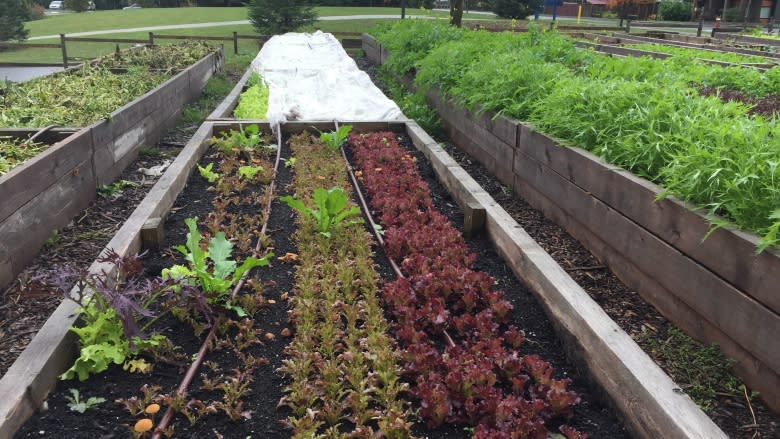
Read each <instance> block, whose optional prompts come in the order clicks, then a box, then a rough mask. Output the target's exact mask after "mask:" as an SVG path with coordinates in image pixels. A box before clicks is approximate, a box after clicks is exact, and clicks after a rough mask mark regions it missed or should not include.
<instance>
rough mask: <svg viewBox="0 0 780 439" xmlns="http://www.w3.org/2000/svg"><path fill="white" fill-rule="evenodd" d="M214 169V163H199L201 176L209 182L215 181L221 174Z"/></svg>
mask: <svg viewBox="0 0 780 439" xmlns="http://www.w3.org/2000/svg"><path fill="white" fill-rule="evenodd" d="M212 169H214V163H209V164H208V165H206V166H205V167H203V166H201V165H198V172H199V173H200V176H201V177H203V178H205V179H206V181H208V182H209V183H214V182H215V181H217V180H218V179H219V174H218V173H216V172H214V171H213V170H212Z"/></svg>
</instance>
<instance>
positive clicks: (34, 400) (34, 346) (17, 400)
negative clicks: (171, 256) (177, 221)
mask: <svg viewBox="0 0 780 439" xmlns="http://www.w3.org/2000/svg"><path fill="white" fill-rule="evenodd" d="M211 133H212V127H211V125H210V124H204V125H203V126H201V128H200V129H199V130H198V131H197V132H196V133H195V134H194V135H193V136H192V138H191V139H190V141H189V142H188V143H187V145H186V146H185V148H184V149H183V150H182V152H181V154H179V155H178V156H177V158H176V160H175V161H174V163H172V164H171V166H170V167H169V168H168V170H166V172H165V174H163V176H162V177H161V178H160V180H159V181H158V182H157V183H156V184H155V186H154V187H153V188H152V190H151V191H150V192H149V193H148V194H147V196H146V197H145V198H144V200H143V201H142V202H141V203H140V204H139V205H138V207H137V208H136V209H135V211H133V214H132V215H131V216H130V218H129V219H128V220H127V221H126V222H125V223H124V224H123V225H122V227H121V228H120V229H119V231H118V232H117V233H116V235H114V237H113V238H112V239H111V241H110V242H109V243H108V245H106V247H105V250H104V252H105V251H106V250H108V249H112V250H114V251H116V252H117V253H119V254H120V255H131V254H134V253H138V252H139V251H140V249H141V239H140V232H141V228H142V227H143V225H144V224H145V223H146V222H147V221H148V220H149V218H154V217H160V216H164V215H165V214H167V212H168V211H169V210H170V208H171V206H172V205H173V202H174V201H175V199H176V197H177V196H178V194H179V193H180V192H181V190H182V189H183V188H184V185H185V184H186V182H187V178H188V177H189V174H190V172H191V171H192V168H193V167H194V166H195V163H197V161H198V159H199V158H200V157H201V156H202V155H203V153H204V152H205V150H206V149H207V148H208V139H209V138H210V137H211ZM112 270H113V268H112V267H111V266H108V265H107V264H99V263H94V264H92V266H91V267H90V272H91V273H100V272H103V271H106V272H108V273H111V272H112ZM76 308H77V307H76V305H75V304H74V303H73V302H70V301H64V302H63V303H62V304H61V305H60V307H59V308H57V310H56V311H55V312H54V314H52V316H51V317H50V318H49V319H48V320H47V321H46V324H44V326H43V327H42V328H41V330H40V331H39V332H38V334H36V336H35V338H34V339H33V340H32V342H31V343H30V344H29V345H28V347H27V348H26V349H25V350H24V352H22V354H21V355H20V356H19V358H18V359H17V360H16V361H15V362H14V364H13V365H12V366H11V367H10V368H9V370H8V372H7V373H6V374H5V375H4V376H3V378H2V379H1V380H0V394H2V395H3V398H0V437H2V438H6V437H9V438H10V437H12V436H13V435H14V433H15V432H16V430H17V429H18V428H19V427H20V426H21V425H22V424H23V423H24V422H25V421H26V420H27V418H29V417H30V415H32V413H33V412H34V411H35V410H37V409H38V408H39V407H40V405H41V404H42V403H43V401H44V400H45V399H46V396H47V395H48V393H49V392H50V391H51V390H52V389H53V388H54V387H55V385H56V382H57V376H59V375H60V374H61V373H62V372H63V371H64V370H65V369H67V367H68V366H69V364H70V362H71V361H72V358H73V353H74V351H75V342H74V339H73V334H72V333H71V332H69V331H68V328H70V326H71V325H72V324H73V322H74V321H75V320H76V318H77V317H78V315H77V312H76Z"/></svg>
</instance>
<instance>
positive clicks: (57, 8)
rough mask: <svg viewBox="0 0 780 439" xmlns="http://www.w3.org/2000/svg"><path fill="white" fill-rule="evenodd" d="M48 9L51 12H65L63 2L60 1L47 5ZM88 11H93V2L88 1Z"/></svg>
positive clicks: (56, 0)
mask: <svg viewBox="0 0 780 439" xmlns="http://www.w3.org/2000/svg"><path fill="white" fill-rule="evenodd" d="M49 9H50V10H52V11H63V10H65V2H63V1H62V0H54V1H53V2H51V3H49ZM87 10H88V11H94V10H95V2H94V1H92V0H90V1H89V4H88V5H87Z"/></svg>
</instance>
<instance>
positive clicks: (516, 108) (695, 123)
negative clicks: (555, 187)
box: [372, 20, 780, 251]
mask: <svg viewBox="0 0 780 439" xmlns="http://www.w3.org/2000/svg"><path fill="white" fill-rule="evenodd" d="M372 34H373V35H375V36H376V37H377V39H378V40H379V41H380V43H381V44H382V46H384V47H385V48H387V49H388V50H389V51H390V57H389V58H388V60H387V63H386V65H385V68H387V69H390V70H391V71H392V72H393V73H396V74H399V75H403V74H406V73H409V72H415V73H416V79H415V82H416V84H417V86H418V88H419V91H420V92H423V91H425V90H427V89H431V88H436V89H438V90H440V91H441V92H443V93H445V94H446V95H447V96H448V97H449V98H450V99H452V100H454V101H455V103H457V104H459V105H462V106H465V107H466V108H468V109H471V110H475V109H477V108H480V107H479V106H481V108H484V109H487V110H492V111H495V112H497V113H498V114H503V115H506V116H509V117H512V118H516V119H519V120H523V121H527V122H530V123H531V124H532V125H533V126H534V127H535V128H536V129H538V130H539V131H541V132H543V133H546V134H548V135H551V136H554V137H556V138H558V139H560V140H561V141H562V142H563V143H564V144H569V145H575V146H579V147H582V148H585V149H587V150H590V151H592V152H594V153H595V154H597V155H599V156H601V157H602V158H604V159H605V160H607V161H608V162H610V163H613V164H617V165H619V166H621V167H624V168H626V169H629V170H631V171H632V172H634V173H635V174H637V175H640V176H642V177H645V178H648V179H650V180H652V181H654V182H656V183H658V184H660V185H661V186H663V187H664V189H665V192H664V194H673V195H675V196H677V197H679V198H682V199H684V200H688V201H691V202H693V203H695V204H697V205H698V206H700V207H702V208H703V209H706V210H707V211H708V212H710V213H715V214H718V215H720V216H722V217H724V218H726V219H727V221H728V222H731V223H733V224H736V225H737V226H739V227H741V228H743V229H745V230H749V231H752V232H754V233H756V234H758V235H759V236H760V237H761V242H760V245H759V248H758V250H759V251H761V250H764V249H765V248H766V247H768V246H774V245H777V244H778V243H780V175H776V174H778V166H779V165H780V139H778V137H777V135H776V134H777V133H778V132H780V131H778V130H779V129H780V125H779V124H780V121H778V120H777V119H774V118H773V119H764V118H761V117H752V116H749V115H748V114H747V110H748V107H746V106H745V105H744V104H741V103H736V102H727V103H724V102H722V101H721V100H720V99H718V98H717V97H714V96H709V97H708V96H701V95H700V94H699V92H698V88H700V87H705V86H706V87H722V88H726V89H736V90H742V91H744V92H747V93H750V94H753V95H767V94H774V93H777V92H778V91H780V68H773V69H770V70H768V71H766V72H765V73H761V72H758V71H757V70H754V69H749V68H740V67H733V68H732V67H729V68H723V67H719V66H711V65H707V64H704V63H701V62H697V61H695V60H692V59H686V58H677V57H673V58H669V59H667V60H653V59H649V58H611V57H607V56H603V55H600V54H597V53H595V52H593V51H588V50H579V49H577V48H575V46H574V41H573V40H571V39H569V38H567V37H565V36H563V35H560V34H558V33H557V32H545V31H541V30H538V29H534V28H532V29H531V30H530V31H529V32H526V33H522V34H512V33H491V32H484V31H466V30H461V29H456V28H453V27H449V26H447V25H444V24H441V23H434V22H427V21H424V20H404V21H402V22H394V23H392V24H387V25H383V26H380V27H378V28H376V29H375V30H374V31H373V32H372ZM715 225H718V226H720V225H723V223H722V222H718V223H716V224H715Z"/></svg>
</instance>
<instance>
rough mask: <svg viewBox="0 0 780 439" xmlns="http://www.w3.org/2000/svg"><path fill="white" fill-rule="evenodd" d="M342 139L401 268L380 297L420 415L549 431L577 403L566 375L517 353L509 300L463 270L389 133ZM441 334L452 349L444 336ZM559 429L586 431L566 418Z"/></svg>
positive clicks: (491, 433) (457, 249)
mask: <svg viewBox="0 0 780 439" xmlns="http://www.w3.org/2000/svg"><path fill="white" fill-rule="evenodd" d="M349 143H350V145H351V146H352V152H353V157H354V160H355V163H356V165H357V167H358V168H359V170H360V175H361V179H362V183H363V185H364V187H365V189H366V191H367V193H368V196H369V199H370V205H371V209H372V210H373V211H374V213H375V214H376V216H377V217H378V219H379V222H380V223H381V225H382V227H383V228H384V229H385V235H384V236H385V250H386V252H387V254H388V256H389V257H390V258H392V259H393V260H395V261H396V262H398V264H399V266H400V267H401V269H402V271H403V273H404V275H405V278H401V279H397V280H395V281H393V282H388V283H386V284H385V285H384V288H383V298H384V301H385V304H386V306H387V308H388V310H389V312H390V314H391V315H392V317H393V319H394V320H395V322H394V331H395V335H396V337H397V338H398V339H399V342H400V346H401V349H402V361H403V368H404V374H405V377H406V379H407V380H409V381H410V382H411V384H412V385H411V391H412V393H413V395H414V396H415V397H416V398H417V399H419V401H420V407H421V408H420V415H421V417H422V418H423V419H425V420H426V421H427V423H428V425H429V426H430V427H432V428H435V427H437V426H439V425H442V424H443V423H445V422H446V423H456V424H469V425H472V426H475V429H474V436H473V437H474V438H547V437H549V431H548V429H547V427H546V423H547V422H548V421H549V420H551V419H553V418H555V417H559V418H560V417H564V418H565V417H569V416H571V414H572V409H573V407H574V406H575V405H576V404H577V403H578V401H579V398H578V396H577V395H576V393H574V392H572V391H569V390H567V386H568V383H569V380H567V379H563V380H556V379H553V378H552V373H553V368H552V367H551V366H550V364H549V363H548V362H547V361H545V360H543V359H542V358H540V357H539V356H537V355H525V356H523V355H521V354H520V353H519V352H518V349H519V348H520V347H521V346H522V344H523V341H524V336H523V333H522V331H520V330H519V329H517V328H515V327H513V326H508V325H507V320H508V316H509V312H510V311H511V310H512V305H511V304H510V303H509V302H508V301H507V300H505V299H504V293H503V292H502V291H494V290H492V287H493V285H494V283H495V280H494V279H493V278H492V277H490V276H489V275H488V274H486V273H483V272H479V271H475V270H472V269H471V265H472V264H473V262H474V260H475V258H476V256H475V255H474V254H471V253H469V249H468V246H467V245H466V243H465V241H464V240H463V238H462V236H461V235H460V233H459V232H458V230H457V229H456V228H455V227H453V226H452V224H451V223H450V222H449V221H448V219H447V218H446V217H445V216H444V215H443V214H442V213H440V212H439V211H438V210H437V209H436V208H435V206H434V205H433V201H432V198H431V194H430V189H429V188H428V185H427V184H426V183H425V181H424V180H423V179H422V178H421V177H420V175H419V174H418V173H417V170H416V162H415V159H414V158H413V157H411V156H410V155H409V154H407V153H406V151H404V149H403V148H402V147H401V146H400V145H399V144H398V141H397V139H396V136H395V134H393V133H389V132H378V133H371V134H360V135H357V134H353V135H351V136H350V138H349ZM445 331H446V332H447V333H448V334H450V335H451V336H452V337H453V338H454V346H452V345H449V344H445V343H443V341H444V338H443V337H442V335H443V333H444V332H445ZM442 346H446V347H442ZM560 431H561V432H562V433H563V434H564V435H565V436H566V437H568V438H581V439H582V438H585V437H586V436H585V435H583V434H581V433H579V432H578V431H577V430H575V429H573V428H571V427H569V426H565V425H564V426H562V427H561V428H560Z"/></svg>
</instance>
